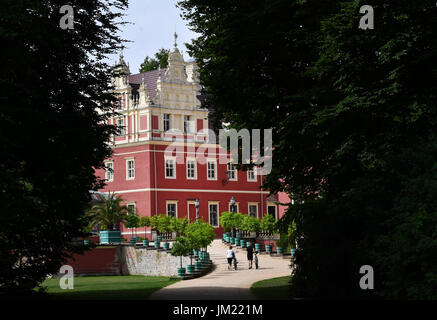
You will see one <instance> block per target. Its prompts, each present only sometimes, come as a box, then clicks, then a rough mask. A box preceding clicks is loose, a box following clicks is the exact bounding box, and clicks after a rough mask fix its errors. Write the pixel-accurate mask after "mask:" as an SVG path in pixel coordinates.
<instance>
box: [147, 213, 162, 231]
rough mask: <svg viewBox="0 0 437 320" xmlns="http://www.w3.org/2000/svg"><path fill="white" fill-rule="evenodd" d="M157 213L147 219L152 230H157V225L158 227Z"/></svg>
mask: <svg viewBox="0 0 437 320" xmlns="http://www.w3.org/2000/svg"><path fill="white" fill-rule="evenodd" d="M159 217H160V216H159V215H157V214H156V215H154V216H151V217H150V219H149V222H150V227H151V228H152V229H153V230H158V227H159Z"/></svg>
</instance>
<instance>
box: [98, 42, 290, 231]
mask: <svg viewBox="0 0 437 320" xmlns="http://www.w3.org/2000/svg"><path fill="white" fill-rule="evenodd" d="M115 71H116V74H118V76H115V77H114V85H115V88H116V89H115V93H116V94H117V96H118V97H119V103H118V104H117V107H116V109H117V110H116V112H117V114H116V115H114V116H113V117H112V118H111V119H110V120H109V123H111V124H114V125H117V126H118V128H119V130H118V134H117V135H116V136H114V137H112V138H111V143H112V145H113V149H114V153H113V156H112V157H111V158H110V159H107V160H106V161H105V167H106V170H104V169H101V170H97V171H96V174H97V176H99V177H101V178H105V180H106V186H105V187H104V188H103V189H101V190H99V191H101V192H115V193H116V194H117V195H119V196H121V197H122V198H123V200H124V201H125V203H126V205H127V206H128V207H130V208H131V209H132V210H134V212H136V213H137V214H138V215H139V216H144V215H147V216H152V215H154V214H167V215H172V216H175V217H178V218H182V217H187V218H188V219H189V220H190V221H193V220H195V218H196V208H195V200H196V199H198V200H199V217H201V218H203V219H204V220H205V221H207V222H209V223H210V224H211V225H212V226H213V227H214V228H216V234H217V236H218V237H220V236H221V235H222V232H223V230H222V228H221V227H220V214H221V213H222V212H224V211H230V199H231V198H232V197H234V199H235V203H236V206H237V212H241V213H243V214H250V215H253V216H255V217H258V218H261V217H263V216H264V215H265V214H271V215H273V216H274V217H275V218H276V219H278V218H280V216H281V215H282V213H283V211H284V209H283V208H280V207H279V206H278V196H275V195H270V194H269V192H268V191H265V190H261V189H260V186H261V183H262V179H263V176H261V175H257V174H256V170H251V171H237V170H235V168H234V167H233V165H232V164H227V163H221V162H223V161H219V157H220V156H222V157H223V156H228V154H227V152H226V151H225V149H223V148H221V147H220V146H219V145H218V144H217V143H216V141H215V139H212V141H211V139H210V137H209V135H208V129H209V125H210V123H209V121H208V113H209V111H208V110H207V109H205V108H201V96H200V85H199V81H198V76H197V66H196V63H195V62H194V61H188V62H186V61H184V59H183V57H182V55H181V53H180V52H179V50H178V48H177V46H176V43H175V47H174V49H173V51H172V52H171V53H170V55H169V59H168V67H167V68H166V69H161V70H154V71H149V72H145V73H139V74H130V71H129V67H128V66H127V64H126V63H125V61H124V60H123V55H122V54H121V55H120V60H119V62H118V64H117V65H116V66H115ZM199 99H200V100H199ZM169 146H170V147H172V146H173V147H174V146H177V147H176V148H174V149H175V150H174V152H166V149H167V150H168V148H169ZM201 149H202V150H204V149H208V150H214V151H215V152H210V153H207V152H205V153H203V152H201V155H202V156H201V157H199V154H200V152H199V150H201ZM281 200H282V199H281ZM121 231H122V235H123V236H124V237H125V238H130V236H131V232H132V230H131V229H127V228H124V227H123V226H122V229H121ZM135 234H136V236H140V237H143V238H149V239H150V237H151V231H150V228H137V229H136V233H135Z"/></svg>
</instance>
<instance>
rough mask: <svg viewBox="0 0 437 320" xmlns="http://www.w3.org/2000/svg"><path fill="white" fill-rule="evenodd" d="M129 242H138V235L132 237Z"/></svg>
mask: <svg viewBox="0 0 437 320" xmlns="http://www.w3.org/2000/svg"><path fill="white" fill-rule="evenodd" d="M129 243H130V244H136V243H137V237H132V238H131V239H130V240H129Z"/></svg>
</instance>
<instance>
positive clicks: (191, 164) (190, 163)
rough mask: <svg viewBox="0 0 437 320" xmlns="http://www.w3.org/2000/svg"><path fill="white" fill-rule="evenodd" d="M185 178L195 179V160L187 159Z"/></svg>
mask: <svg viewBox="0 0 437 320" xmlns="http://www.w3.org/2000/svg"><path fill="white" fill-rule="evenodd" d="M187 179H197V172H196V161H195V160H187Z"/></svg>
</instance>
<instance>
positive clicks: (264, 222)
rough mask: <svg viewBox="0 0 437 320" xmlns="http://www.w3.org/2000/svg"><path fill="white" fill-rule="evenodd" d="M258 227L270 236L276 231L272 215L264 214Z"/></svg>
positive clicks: (276, 224)
mask: <svg viewBox="0 0 437 320" xmlns="http://www.w3.org/2000/svg"><path fill="white" fill-rule="evenodd" d="M260 227H261V229H262V230H263V231H264V232H267V233H269V234H272V233H274V232H276V231H278V223H277V222H276V220H275V218H273V216H272V215H270V214H266V215H265V216H264V217H262V219H261V221H260Z"/></svg>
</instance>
